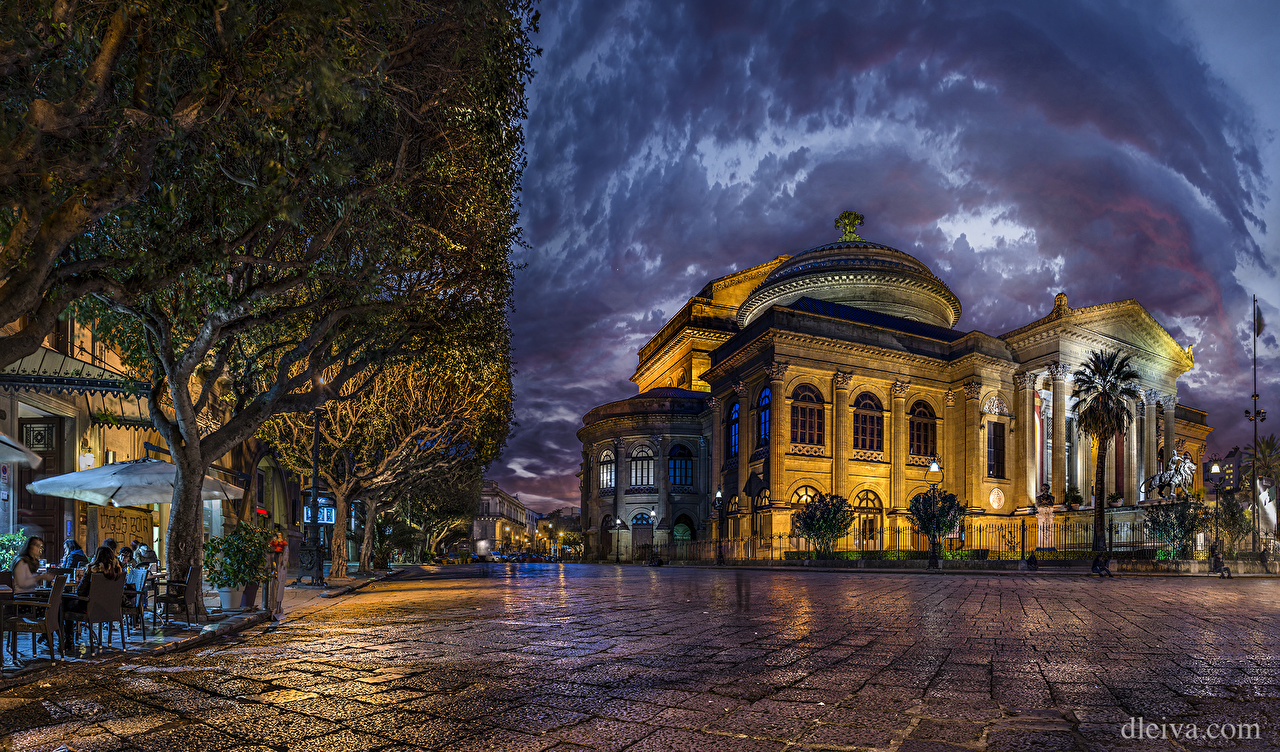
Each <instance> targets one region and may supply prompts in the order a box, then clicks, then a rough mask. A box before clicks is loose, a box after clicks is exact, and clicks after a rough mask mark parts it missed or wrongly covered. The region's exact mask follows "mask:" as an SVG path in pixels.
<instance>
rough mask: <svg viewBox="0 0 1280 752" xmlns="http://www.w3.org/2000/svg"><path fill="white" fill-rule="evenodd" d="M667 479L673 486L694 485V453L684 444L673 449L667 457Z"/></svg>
mask: <svg viewBox="0 0 1280 752" xmlns="http://www.w3.org/2000/svg"><path fill="white" fill-rule="evenodd" d="M667 477H669V478H670V479H671V485H673V486H692V485H693V452H691V451H689V447H687V446H685V445H684V444H676V445H675V446H673V447H671V452H670V453H668V455H667Z"/></svg>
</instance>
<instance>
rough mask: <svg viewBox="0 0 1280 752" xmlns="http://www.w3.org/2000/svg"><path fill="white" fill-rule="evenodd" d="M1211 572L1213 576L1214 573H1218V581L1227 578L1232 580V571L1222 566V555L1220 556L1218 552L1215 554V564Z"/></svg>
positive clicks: (1213, 563)
mask: <svg viewBox="0 0 1280 752" xmlns="http://www.w3.org/2000/svg"><path fill="white" fill-rule="evenodd" d="M1209 572H1210V574H1212V573H1213V572H1217V573H1218V579H1220V580H1221V579H1222V578H1223V577H1226V578H1227V579H1228V580H1229V579H1231V569H1230V568H1228V567H1225V566H1223V565H1222V555H1221V554H1219V553H1218V552H1217V551H1214V552H1213V562H1212V567H1211V568H1210V569H1209Z"/></svg>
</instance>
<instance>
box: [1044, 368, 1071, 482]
mask: <svg viewBox="0 0 1280 752" xmlns="http://www.w3.org/2000/svg"><path fill="white" fill-rule="evenodd" d="M1070 372H1071V367H1070V366H1068V365H1067V364H1066V363H1051V364H1049V375H1050V376H1051V377H1052V378H1053V465H1052V467H1053V470H1052V471H1051V472H1052V475H1051V476H1050V477H1051V480H1050V489H1051V491H1052V493H1053V497H1054V499H1056V500H1057V502H1058V503H1059V504H1061V503H1062V502H1063V501H1064V500H1065V499H1066V498H1067V374H1069V373H1070Z"/></svg>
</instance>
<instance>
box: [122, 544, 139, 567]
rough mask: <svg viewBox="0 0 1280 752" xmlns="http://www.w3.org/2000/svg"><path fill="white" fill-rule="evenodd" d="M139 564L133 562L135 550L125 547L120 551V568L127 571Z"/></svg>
mask: <svg viewBox="0 0 1280 752" xmlns="http://www.w3.org/2000/svg"><path fill="white" fill-rule="evenodd" d="M137 565H138V564H137V562H135V561H134V560H133V549H132V548H129V547H128V546H125V547H124V548H122V549H120V566H121V568H123V569H125V570H130V569H133V568H134V567H136V566H137Z"/></svg>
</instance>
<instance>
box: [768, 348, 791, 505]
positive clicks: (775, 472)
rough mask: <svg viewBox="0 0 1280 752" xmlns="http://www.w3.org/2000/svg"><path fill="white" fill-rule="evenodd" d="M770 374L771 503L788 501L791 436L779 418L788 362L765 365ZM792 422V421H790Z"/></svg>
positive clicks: (769, 465)
mask: <svg viewBox="0 0 1280 752" xmlns="http://www.w3.org/2000/svg"><path fill="white" fill-rule="evenodd" d="M764 370H765V373H766V374H768V375H769V459H768V463H769V464H768V467H769V503H771V504H780V503H782V502H785V501H787V500H786V499H784V498H783V497H784V496H786V493H787V473H786V456H787V442H788V441H789V440H790V439H791V437H790V436H783V435H782V431H781V430H780V429H781V426H780V425H778V423H779V421H778V418H779V417H780V414H781V413H782V403H783V402H784V401H785V400H783V398H782V392H783V390H785V389H786V377H787V364H786V363H770V364H769V365H768V366H766V367H765V369H764ZM788 422H790V421H788Z"/></svg>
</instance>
